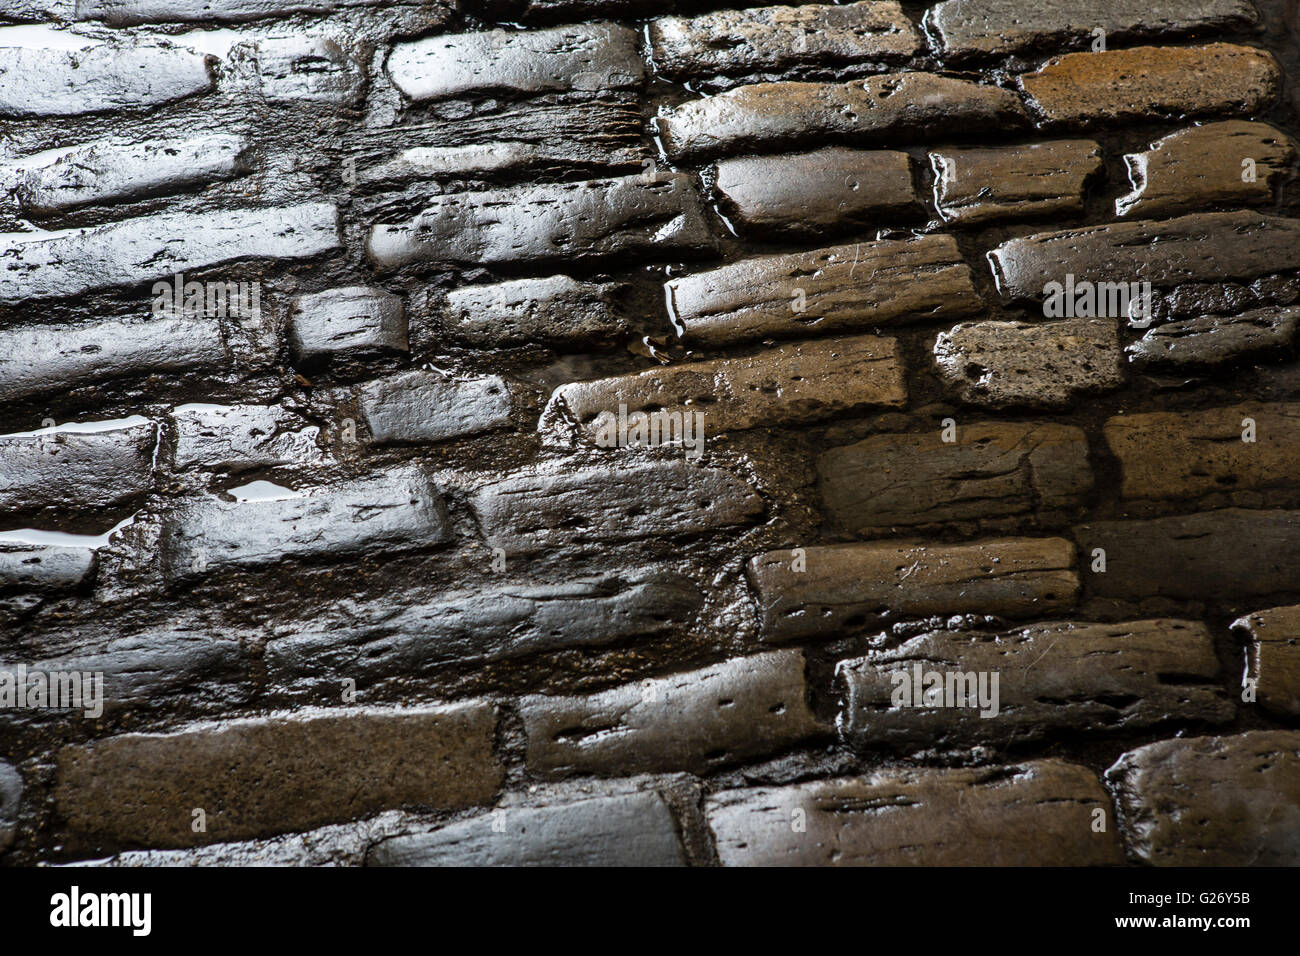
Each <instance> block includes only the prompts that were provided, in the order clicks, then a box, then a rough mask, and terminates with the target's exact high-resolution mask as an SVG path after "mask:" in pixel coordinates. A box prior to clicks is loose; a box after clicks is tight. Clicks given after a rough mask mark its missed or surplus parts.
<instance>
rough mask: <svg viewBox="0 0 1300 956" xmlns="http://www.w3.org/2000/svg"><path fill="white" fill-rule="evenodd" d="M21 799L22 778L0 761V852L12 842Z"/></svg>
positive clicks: (10, 766)
mask: <svg viewBox="0 0 1300 956" xmlns="http://www.w3.org/2000/svg"><path fill="white" fill-rule="evenodd" d="M22 801H23V778H22V775H21V774H19V773H18V771H17V770H15V769H14V767H13V765H11V764H7V763H4V762H3V761H0V853H3V852H4V851H5V850H7V849H9V847H10V846H11V845H12V844H13V842H14V833H15V831H16V830H17V828H18V808H19V807H20V806H22Z"/></svg>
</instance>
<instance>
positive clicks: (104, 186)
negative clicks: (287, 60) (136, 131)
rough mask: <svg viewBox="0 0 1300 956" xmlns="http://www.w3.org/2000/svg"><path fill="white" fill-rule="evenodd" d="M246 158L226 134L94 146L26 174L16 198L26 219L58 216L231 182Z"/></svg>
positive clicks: (243, 148) (236, 140)
mask: <svg viewBox="0 0 1300 956" xmlns="http://www.w3.org/2000/svg"><path fill="white" fill-rule="evenodd" d="M246 155H247V144H245V143H244V141H243V140H241V139H240V138H239V137H238V136H232V135H229V134H227V133H215V134H213V135H211V136H196V137H193V138H190V139H172V140H163V141H162V142H157V143H149V142H145V143H114V142H111V141H108V142H101V143H92V144H90V145H89V146H79V147H77V148H75V149H73V150H71V151H69V152H67V153H64V154H63V155H61V156H60V157H59V158H58V159H56V160H55V161H54V162H52V163H49V164H48V165H45V166H36V167H32V168H29V169H27V170H26V171H25V172H24V173H23V174H22V177H21V178H20V179H19V182H18V188H17V191H16V195H17V197H18V202H19V203H20V204H21V205H22V208H23V211H24V212H26V213H28V214H30V215H35V216H51V215H57V214H59V213H65V212H68V211H69V210H72V209H77V208H79V207H81V206H88V205H92V204H98V203H113V202H126V201H129V200H135V199H144V198H147V197H149V196H160V195H166V194H168V193H175V192H180V191H181V190H184V189H190V188H193V187H196V186H202V185H204V184H206V183H211V182H216V181H217V180H222V179H229V178H231V177H232V176H235V175H236V174H238V173H241V172H244V171H245V170H246V169H247V160H246V159H245V157H246Z"/></svg>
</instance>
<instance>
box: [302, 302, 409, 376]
mask: <svg viewBox="0 0 1300 956" xmlns="http://www.w3.org/2000/svg"><path fill="white" fill-rule="evenodd" d="M289 349H290V350H291V351H292V353H293V357H294V360H295V361H297V362H302V363H305V364H311V363H314V362H321V361H324V360H328V359H330V358H334V357H336V356H340V355H348V354H362V355H364V354H366V353H367V352H384V351H389V352H405V351H407V349H408V344H407V326H406V310H405V309H404V308H403V307H402V300H401V298H400V297H399V296H395V295H393V294H392V293H391V292H385V291H384V290H383V289H372V288H370V287H369V286H348V287H346V288H342V289H328V290H326V291H325V292H315V293H312V294H310V295H300V296H297V297H296V298H295V299H294V300H293V309H292V312H291V318H290V325H289Z"/></svg>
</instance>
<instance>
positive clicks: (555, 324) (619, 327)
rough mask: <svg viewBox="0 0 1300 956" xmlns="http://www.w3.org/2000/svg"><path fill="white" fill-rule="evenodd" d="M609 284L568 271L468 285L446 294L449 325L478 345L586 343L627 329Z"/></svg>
mask: <svg viewBox="0 0 1300 956" xmlns="http://www.w3.org/2000/svg"><path fill="white" fill-rule="evenodd" d="M617 288H618V287H617V286H616V285H614V284H612V283H596V282H580V281H578V280H576V279H571V278H569V277H568V276H563V275H557V276H548V277H546V278H543V279H515V280H512V281H510V282H498V283H494V284H491V285H471V286H462V287H461V288H459V289H453V290H452V291H451V292H449V293H447V313H446V315H447V327H448V329H449V330H450V331H451V332H452V334H454V335H456V336H458V337H460V338H463V339H465V340H466V341H469V342H473V343H475V344H478V345H512V344H518V343H524V342H534V343H541V344H558V345H587V344H591V343H592V342H600V341H609V340H611V339H613V338H616V337H617V336H619V335H622V334H624V333H626V332H627V330H628V323H627V319H626V318H625V317H624V316H623V314H622V312H621V310H620V308H619V307H618V304H617V302H616V301H615V295H616V292H617Z"/></svg>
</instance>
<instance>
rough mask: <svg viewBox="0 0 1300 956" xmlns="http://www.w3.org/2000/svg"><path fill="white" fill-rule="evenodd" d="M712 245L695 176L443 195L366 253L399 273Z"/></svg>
mask: <svg viewBox="0 0 1300 956" xmlns="http://www.w3.org/2000/svg"><path fill="white" fill-rule="evenodd" d="M713 243H714V239H713V237H712V236H711V234H710V233H709V229H708V226H707V224H706V222H705V217H704V206H703V200H702V199H701V197H700V193H699V190H698V188H697V187H696V185H695V183H694V181H693V180H692V179H691V177H689V176H686V175H684V174H680V173H672V174H669V175H665V176H661V177H659V178H658V179H657V180H652V179H648V178H647V177H644V176H626V177H622V178H619V179H596V180H588V181H586V182H580V183H558V184H555V185H546V186H527V187H520V188H516V189H496V190H490V191H486V192H474V193H454V194H451V195H447V196H439V197H437V198H436V199H435V200H434V201H433V204H432V205H430V206H429V207H428V208H427V209H425V210H424V212H422V213H420V214H418V215H417V216H415V217H414V218H413V219H411V220H410V221H409V222H405V223H397V224H380V225H376V226H374V227H373V228H372V229H371V230H370V235H369V238H368V239H367V240H366V253H367V255H369V257H370V259H371V261H372V262H374V264H375V265H377V266H378V267H380V268H381V269H397V268H400V267H402V266H405V265H410V264H411V263H415V262H453V263H470V264H473V265H475V266H479V265H501V264H508V263H525V262H557V261H565V262H573V261H583V260H587V259H597V258H601V257H607V256H611V255H620V254H621V255H636V254H642V253H669V252H674V253H675V252H685V251H698V250H705V249H709V248H712V246H713Z"/></svg>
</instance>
